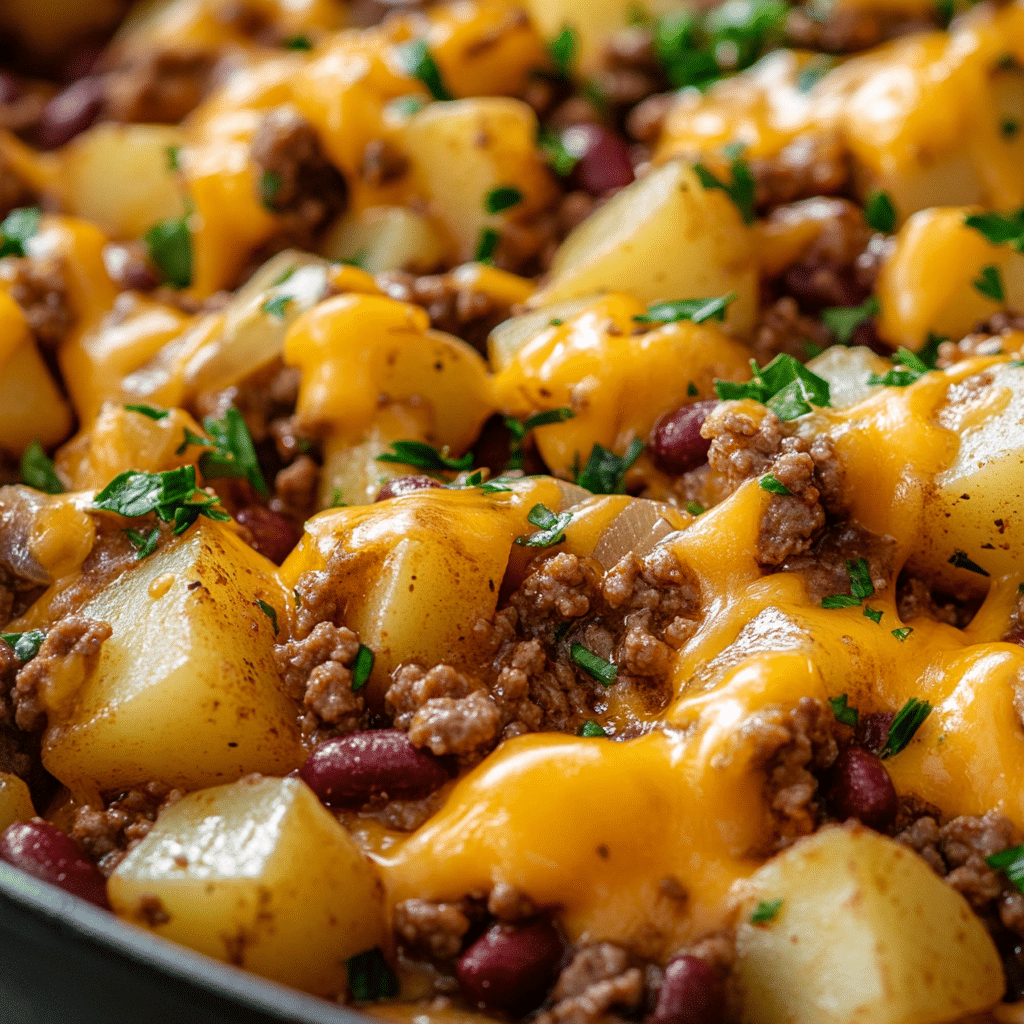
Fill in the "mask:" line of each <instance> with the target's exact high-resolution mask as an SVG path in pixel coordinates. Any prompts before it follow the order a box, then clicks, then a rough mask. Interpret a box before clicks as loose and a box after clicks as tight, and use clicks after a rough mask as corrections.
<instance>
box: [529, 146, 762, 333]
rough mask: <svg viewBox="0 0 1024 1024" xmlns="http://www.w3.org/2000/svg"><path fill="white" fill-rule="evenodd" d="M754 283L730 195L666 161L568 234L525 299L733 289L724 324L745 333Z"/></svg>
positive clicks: (544, 301)
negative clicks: (542, 281) (538, 285)
mask: <svg viewBox="0 0 1024 1024" xmlns="http://www.w3.org/2000/svg"><path fill="white" fill-rule="evenodd" d="M757 288H758V285H757V264H756V259H755V255H754V246H753V241H752V235H751V232H750V230H749V229H748V228H747V227H746V226H745V225H744V224H743V222H742V221H741V220H740V215H739V212H738V211H737V210H736V207H735V206H734V205H733V203H732V201H731V200H730V199H729V198H728V197H727V196H726V194H725V193H724V192H722V191H721V190H720V189H709V190H705V189H704V187H703V186H702V185H701V183H700V181H699V180H698V179H697V176H696V175H695V174H694V172H693V171H692V169H691V168H689V167H688V166H686V165H685V164H684V163H682V162H679V161H670V162H669V163H667V164H665V165H664V166H663V167H659V168H658V169H657V170H655V171H652V172H651V173H650V174H648V175H646V177H643V178H641V179H640V180H639V181H636V182H634V183H633V184H632V185H630V186H628V187H627V188H624V189H623V190H622V191H621V192H619V193H618V194H617V195H615V196H614V197H613V198H612V199H611V200H609V201H608V202H607V203H605V205H604V206H602V207H601V208H600V209H598V210H597V211H596V212H595V213H593V214H591V216H589V217H588V218H587V219H586V220H585V221H584V222H583V223H582V224H580V225H579V227H577V228H576V230H575V231H573V232H572V234H570V235H569V237H568V238H566V240H565V241H564V242H563V243H562V245H561V247H560V248H559V250H558V252H557V253H555V258H554V260H553V261H552V264H551V274H550V277H549V279H548V283H547V285H546V286H545V287H543V288H541V289H540V291H538V292H537V293H536V294H535V295H534V297H533V298H532V299H531V300H530V305H531V306H549V305H551V304H552V303H554V302H560V301H562V300H564V299H572V298H576V297H578V296H582V295H588V294H591V293H593V292H600V291H612V290H614V291H619V292H626V293H627V294H629V295H632V296H633V297H634V298H636V299H639V300H640V301H641V302H645V303H646V302H654V301H656V300H662V299H664V300H675V299H697V298H712V297H715V296H719V295H725V294H726V293H727V292H736V296H737V298H736V301H735V302H733V303H732V305H730V307H729V311H728V313H727V315H726V319H725V323H726V327H727V328H728V329H729V330H730V331H732V332H735V333H739V334H743V333H746V332H747V331H749V330H750V329H751V327H752V326H753V323H754V314H755V312H756V308H757Z"/></svg>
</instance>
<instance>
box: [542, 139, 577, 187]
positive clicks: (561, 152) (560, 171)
mask: <svg viewBox="0 0 1024 1024" xmlns="http://www.w3.org/2000/svg"><path fill="white" fill-rule="evenodd" d="M537 145H538V146H539V147H540V149H541V152H542V153H543V154H544V157H545V159H546V160H547V162H548V164H550V166H551V169H552V170H553V171H554V172H555V173H556V174H557V175H558V176H559V177H561V178H566V177H568V176H569V175H570V174H572V170H573V168H574V167H575V166H576V164H577V163H578V162H579V157H578V156H575V155H574V154H572V153H570V152H569V150H568V149H567V148H566V146H565V143H564V142H563V141H562V137H561V136H560V135H557V134H556V133H554V132H552V131H549V130H548V129H547V128H542V129H541V130H540V132H539V133H538V135H537Z"/></svg>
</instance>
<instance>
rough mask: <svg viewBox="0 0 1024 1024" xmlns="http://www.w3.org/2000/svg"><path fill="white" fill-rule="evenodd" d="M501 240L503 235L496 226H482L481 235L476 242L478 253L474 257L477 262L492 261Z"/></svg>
mask: <svg viewBox="0 0 1024 1024" xmlns="http://www.w3.org/2000/svg"><path fill="white" fill-rule="evenodd" d="M500 241H501V235H500V234H499V233H498V232H497V231H496V230H495V229H494V228H481V229H480V237H479V239H477V243H476V254H475V255H474V257H473V258H474V259H475V260H476V261H477V263H490V262H491V261H492V260H493V258H494V250H495V249H497V248H498V242H500Z"/></svg>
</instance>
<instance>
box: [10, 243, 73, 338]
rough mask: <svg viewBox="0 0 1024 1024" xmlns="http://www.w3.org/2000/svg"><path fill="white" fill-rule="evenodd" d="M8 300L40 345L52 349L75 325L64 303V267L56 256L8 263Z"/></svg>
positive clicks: (26, 258) (71, 313) (65, 292)
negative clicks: (10, 270) (10, 272)
mask: <svg viewBox="0 0 1024 1024" xmlns="http://www.w3.org/2000/svg"><path fill="white" fill-rule="evenodd" d="M12 264H13V268H14V274H13V278H12V280H11V289H10V293H11V298H13V299H14V301H15V302H17V303H18V305H19V306H21V309H22V312H23V313H24V314H25V319H26V320H27V321H28V325H29V327H30V328H31V330H32V333H33V334H34V335H35V337H36V340H37V341H38V342H39V344H40V345H41V346H43V347H44V348H48V349H54V348H56V347H57V345H59V344H60V342H61V341H62V340H63V339H64V336H65V335H66V334H67V332H68V331H69V330H71V328H72V327H73V326H74V324H75V315H74V313H73V312H72V310H71V306H70V304H69V301H68V291H67V284H66V282H65V279H64V273H65V271H64V265H63V262H62V260H61V259H60V258H59V257H56V256H47V257H38V258H36V257H25V258H22V259H15V260H12Z"/></svg>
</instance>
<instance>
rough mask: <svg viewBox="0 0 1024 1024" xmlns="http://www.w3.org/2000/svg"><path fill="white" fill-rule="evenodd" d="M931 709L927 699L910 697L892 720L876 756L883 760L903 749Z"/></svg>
mask: <svg viewBox="0 0 1024 1024" xmlns="http://www.w3.org/2000/svg"><path fill="white" fill-rule="evenodd" d="M931 710H932V706H931V704H929V703H928V701H926V700H918V699H917V697H911V698H910V700H908V701H907V703H906V704H904V705H903V707H902V708H900V710H899V711H898V712H897V713H896V717H895V718H894V719H893V720H892V725H890V726H889V735H888V736H887V737H886V740H885V746H884V747H882V749H881V752H880V753H879V755H878V756H879V757H881V758H882V759H883V760H884V759H885V758H887V757H892V756H893V754H898V753H899V752H900V751H901V750H904V749H905V748H906V746H907V744H908V743H909V742H910V741H911V740H912V739H913V738H914V733H916V732H917V730H918V729H920V728H921V726H922V724H923V723H924V720H925V719H926V718H927V717H928V716H929V715H930V714H931Z"/></svg>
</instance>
